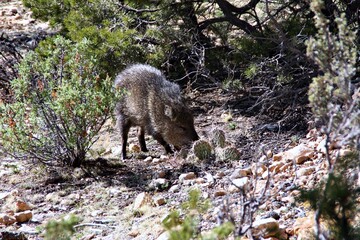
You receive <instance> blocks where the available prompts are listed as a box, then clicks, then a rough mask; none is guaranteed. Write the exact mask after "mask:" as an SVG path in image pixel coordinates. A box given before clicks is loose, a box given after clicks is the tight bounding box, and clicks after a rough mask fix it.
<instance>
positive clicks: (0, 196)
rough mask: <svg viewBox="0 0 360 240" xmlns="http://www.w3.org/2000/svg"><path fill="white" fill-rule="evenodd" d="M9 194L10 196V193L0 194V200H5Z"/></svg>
mask: <svg viewBox="0 0 360 240" xmlns="http://www.w3.org/2000/svg"><path fill="white" fill-rule="evenodd" d="M10 194H11V192H0V200H3V199H5V198H6V197H7V196H9V195H10Z"/></svg>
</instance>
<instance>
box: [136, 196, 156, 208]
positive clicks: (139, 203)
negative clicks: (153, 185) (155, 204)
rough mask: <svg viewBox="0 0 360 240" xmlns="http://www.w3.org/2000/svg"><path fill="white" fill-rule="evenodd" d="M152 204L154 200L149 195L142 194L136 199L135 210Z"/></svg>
mask: <svg viewBox="0 0 360 240" xmlns="http://www.w3.org/2000/svg"><path fill="white" fill-rule="evenodd" d="M151 203H152V198H151V196H150V194H149V193H146V192H142V193H140V194H139V195H137V197H136V198H135V201H134V206H133V209H139V208H141V207H143V206H145V205H149V204H151Z"/></svg>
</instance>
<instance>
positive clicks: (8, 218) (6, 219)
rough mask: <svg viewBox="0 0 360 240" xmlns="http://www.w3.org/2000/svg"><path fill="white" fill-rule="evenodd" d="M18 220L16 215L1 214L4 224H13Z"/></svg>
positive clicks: (1, 220)
mask: <svg viewBox="0 0 360 240" xmlns="http://www.w3.org/2000/svg"><path fill="white" fill-rule="evenodd" d="M15 222H16V218H15V217H14V216H9V215H6V214H0V224H3V225H6V226H8V225H11V224H13V223H15Z"/></svg>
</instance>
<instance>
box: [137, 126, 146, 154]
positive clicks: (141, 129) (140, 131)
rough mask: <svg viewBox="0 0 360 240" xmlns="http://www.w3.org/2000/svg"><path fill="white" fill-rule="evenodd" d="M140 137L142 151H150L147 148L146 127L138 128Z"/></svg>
mask: <svg viewBox="0 0 360 240" xmlns="http://www.w3.org/2000/svg"><path fill="white" fill-rule="evenodd" d="M138 139H139V143H140V149H141V151H143V152H148V149H147V148H146V143H145V129H144V127H139V129H138Z"/></svg>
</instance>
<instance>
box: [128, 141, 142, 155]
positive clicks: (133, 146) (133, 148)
mask: <svg viewBox="0 0 360 240" xmlns="http://www.w3.org/2000/svg"><path fill="white" fill-rule="evenodd" d="M129 151H130V152H134V153H139V152H141V150H140V147H139V146H138V145H136V144H133V143H132V144H130V145H129Z"/></svg>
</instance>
